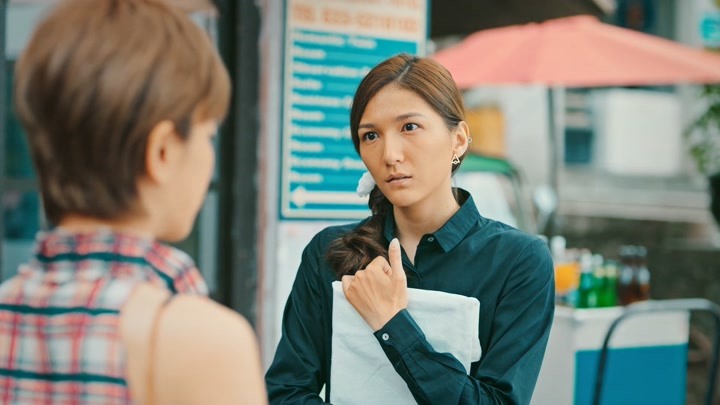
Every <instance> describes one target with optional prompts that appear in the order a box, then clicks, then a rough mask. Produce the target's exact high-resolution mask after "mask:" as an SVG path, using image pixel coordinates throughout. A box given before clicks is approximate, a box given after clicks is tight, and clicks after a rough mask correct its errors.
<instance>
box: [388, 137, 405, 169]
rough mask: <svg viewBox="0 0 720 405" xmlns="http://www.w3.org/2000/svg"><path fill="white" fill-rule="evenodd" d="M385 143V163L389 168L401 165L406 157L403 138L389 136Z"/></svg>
mask: <svg viewBox="0 0 720 405" xmlns="http://www.w3.org/2000/svg"><path fill="white" fill-rule="evenodd" d="M384 140H385V142H384V143H383V148H384V149H383V161H384V162H385V164H386V165H388V166H393V165H395V164H397V163H401V162H402V161H403V160H404V159H405V157H404V154H403V145H402V138H401V137H400V136H398V135H392V134H390V135H388V136H386V137H385V139H384Z"/></svg>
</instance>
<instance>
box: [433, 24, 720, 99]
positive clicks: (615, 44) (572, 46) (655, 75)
mask: <svg viewBox="0 0 720 405" xmlns="http://www.w3.org/2000/svg"><path fill="white" fill-rule="evenodd" d="M433 58H435V59H436V60H437V61H438V62H440V63H441V64H442V65H444V66H445V67H446V68H447V69H448V70H449V71H450V72H451V73H452V75H453V77H454V78H455V81H456V82H457V83H458V85H459V86H460V87H461V88H470V87H475V86H481V85H490V84H523V83H528V84H544V85H548V86H562V87H597V86H618V85H625V86H627V85H663V84H674V83H714V82H720V56H718V55H715V54H713V53H710V52H707V51H703V50H699V49H695V48H691V47H688V46H685V45H682V44H680V43H678V42H674V41H670V40H667V39H663V38H660V37H657V36H653V35H648V34H644V33H641V32H637V31H633V30H629V29H625V28H620V27H616V26H613V25H610V24H605V23H603V22H601V21H599V20H598V19H596V18H595V17H591V16H576V17H568V18H560V19H555V20H548V21H546V22H543V23H539V24H526V25H514V26H509V27H502V28H495V29H490V30H484V31H479V32H476V33H475V34H472V35H470V36H468V37H467V38H466V39H465V40H463V41H462V42H461V43H459V44H458V45H455V46H453V47H451V48H448V49H445V50H442V51H440V52H438V53H437V54H435V55H434V56H433Z"/></svg>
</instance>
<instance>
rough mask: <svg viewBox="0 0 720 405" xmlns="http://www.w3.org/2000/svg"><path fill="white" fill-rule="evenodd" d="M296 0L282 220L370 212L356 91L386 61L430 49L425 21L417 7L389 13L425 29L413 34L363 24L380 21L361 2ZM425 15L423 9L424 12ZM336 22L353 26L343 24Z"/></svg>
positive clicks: (291, 13)
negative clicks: (357, 142) (354, 131)
mask: <svg viewBox="0 0 720 405" xmlns="http://www.w3.org/2000/svg"><path fill="white" fill-rule="evenodd" d="M389 2H390V3H394V2H393V1H389ZM291 3H293V4H292V5H290V7H288V22H287V32H286V42H285V65H284V68H285V72H284V88H283V90H284V91H283V98H284V99H283V134H282V145H281V150H282V153H281V157H282V159H281V182H280V183H281V184H280V187H281V193H280V194H281V197H280V200H281V201H280V204H281V210H280V215H281V218H288V219H289V218H315V219H353V218H362V217H365V216H367V215H368V214H369V210H368V207H367V197H365V198H361V197H359V196H358V195H357V193H356V192H355V188H356V186H357V181H358V180H359V179H360V176H361V175H362V173H363V172H364V171H365V166H364V164H363V162H362V160H360V157H359V156H358V155H357V153H356V152H355V149H354V148H353V145H352V141H351V138H350V114H349V112H350V106H351V104H352V98H353V94H354V92H355V89H356V88H357V85H358V84H359V83H360V80H362V78H363V77H364V76H365V75H366V74H367V72H368V71H369V70H370V69H371V68H372V67H373V66H375V65H376V64H378V63H379V62H381V61H382V60H384V59H386V58H388V57H390V56H392V55H395V54H397V53H401V52H407V53H412V54H420V53H422V52H424V43H425V41H424V37H425V26H424V18H423V23H422V24H420V23H419V22H417V21H415V20H417V18H415V17H414V16H413V15H412V14H408V12H409V11H415V10H414V9H409V8H406V9H402V8H401V9H400V11H402V12H403V13H397V12H396V13H394V14H392V13H391V14H389V15H391V16H392V18H393V20H392V21H398V22H399V21H404V22H405V23H404V24H406V25H405V27H406V28H407V27H412V28H413V29H415V27H417V29H419V30H420V31H421V32H422V35H421V37H422V38H416V39H408V38H407V37H408V33H407V32H400V35H394V34H395V33H394V32H393V30H387V29H386V30H382V29H381V30H378V29H363V28H366V27H364V26H363V22H364V25H372V24H371V23H370V22H369V21H371V20H370V19H369V17H368V15H369V14H368V13H367V12H360V11H358V9H357V8H356V7H351V6H354V5H353V4H349V6H347V5H346V6H345V7H343V4H344V3H342V2H332V1H326V2H322V1H307V0H306V1H305V2H302V1H294V2H291ZM326 4H327V6H326ZM414 4H415V5H417V2H415V3H414ZM423 4H424V3H423ZM396 11H397V10H396ZM424 12H425V10H424V8H423V17H424ZM299 15H300V16H302V17H299ZM328 15H332V16H334V19H333V18H327V16H328ZM373 15H374V16H375V17H377V16H378V15H375V14H373ZM312 16H314V17H317V18H312ZM363 18H364V19H363ZM328 21H336V22H341V21H342V22H346V23H347V24H342V26H338V27H335V26H334V25H333V24H328V23H327V22H328ZM372 21H380V20H377V18H376V19H374V20H372ZM416 22H417V24H416ZM419 25H422V27H420V26H419ZM367 28H372V27H367Z"/></svg>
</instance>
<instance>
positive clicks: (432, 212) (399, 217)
mask: <svg viewBox="0 0 720 405" xmlns="http://www.w3.org/2000/svg"><path fill="white" fill-rule="evenodd" d="M458 209H460V205H459V204H458V203H457V201H456V200H455V196H454V195H453V193H452V190H450V192H449V193H448V194H447V195H446V196H444V197H443V198H441V199H440V200H439V201H438V200H437V199H435V200H433V201H426V202H425V203H419V204H415V205H413V206H411V207H394V208H393V214H394V216H395V224H396V226H397V233H398V236H399V237H400V239H401V241H402V240H407V241H418V240H420V238H421V237H422V236H423V235H426V234H429V233H433V232H435V231H437V230H438V229H440V228H441V227H442V226H443V225H444V224H445V223H446V222H447V221H448V220H449V219H450V218H451V217H452V216H453V215H454V214H455V213H456V212H457V211H458Z"/></svg>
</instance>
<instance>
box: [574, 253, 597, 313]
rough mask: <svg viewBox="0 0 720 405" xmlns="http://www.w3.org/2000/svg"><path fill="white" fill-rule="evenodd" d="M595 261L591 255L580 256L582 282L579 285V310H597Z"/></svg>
mask: <svg viewBox="0 0 720 405" xmlns="http://www.w3.org/2000/svg"><path fill="white" fill-rule="evenodd" d="M595 284H596V283H595V275H594V274H593V260H592V255H590V253H583V255H582V256H580V282H579V284H578V301H577V307H578V308H597V306H598V293H597V289H596V288H595Z"/></svg>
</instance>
